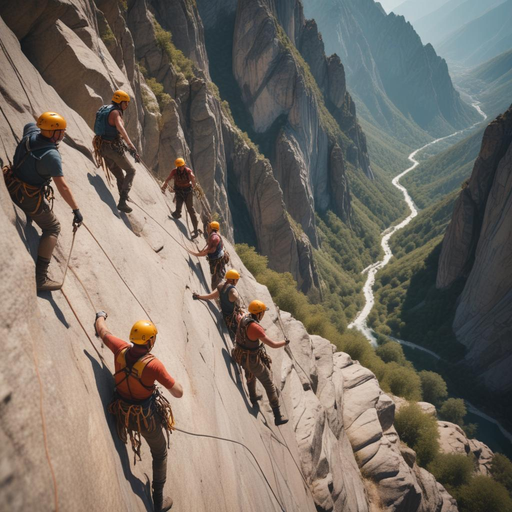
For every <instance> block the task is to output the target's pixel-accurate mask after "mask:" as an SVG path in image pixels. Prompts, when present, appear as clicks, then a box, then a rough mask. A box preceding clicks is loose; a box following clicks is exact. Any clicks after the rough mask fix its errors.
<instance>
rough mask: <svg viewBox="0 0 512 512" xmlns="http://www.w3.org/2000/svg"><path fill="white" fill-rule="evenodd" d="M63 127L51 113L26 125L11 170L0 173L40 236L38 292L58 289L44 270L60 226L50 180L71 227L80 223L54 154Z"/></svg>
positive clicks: (79, 216)
mask: <svg viewBox="0 0 512 512" xmlns="http://www.w3.org/2000/svg"><path fill="white" fill-rule="evenodd" d="M66 126H67V124H66V120H65V119H64V118H63V117H62V116H60V115H59V114H57V113H55V112H45V113H44V114H41V115H40V116H39V118H38V120H37V123H28V124H26V125H25V127H24V128H23V138H22V140H21V142H20V143H19V144H18V147H17V148H16V152H15V154H14V163H13V166H12V168H11V167H4V169H3V173H4V178H5V184H6V186H7V189H8V190H9V194H10V196H11V199H12V200H13V202H14V203H15V204H16V205H17V206H19V207H20V208H21V209H22V210H23V211H24V212H25V213H26V214H27V216H28V217H30V218H31V219H32V220H33V221H34V222H35V223H36V224H37V225H38V226H39V227H40V228H41V230H42V232H43V233H42V235H41V240H40V242H39V248H38V250H37V261H36V286H37V291H40V292H43V291H53V290H59V289H60V288H61V286H62V285H61V284H60V283H57V282H55V281H52V280H51V279H50V278H49V277H48V267H49V265H50V261H51V258H52V254H53V251H54V249H55V246H56V245H57V239H58V237H59V233H60V223H59V221H58V219H57V217H56V215H55V213H54V212H53V189H52V187H51V185H50V183H51V181H52V179H53V182H54V183H55V185H56V187H57V190H58V191H59V192H60V195H61V196H62V197H63V199H64V201H66V203H67V204H68V205H69V206H70V208H71V209H72V210H73V224H74V225H75V226H79V225H80V224H81V223H82V222H83V217H82V214H81V213H80V210H79V209H78V204H77V202H76V200H75V198H74V196H73V193H72V192H71V189H70V188H69V186H68V184H67V182H66V180H65V178H64V174H63V172H62V158H61V156H60V153H59V150H58V143H59V142H60V141H61V140H62V139H63V138H64V134H65V132H66ZM50 203H51V204H50Z"/></svg>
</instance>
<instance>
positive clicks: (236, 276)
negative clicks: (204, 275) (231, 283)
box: [226, 269, 240, 279]
mask: <svg viewBox="0 0 512 512" xmlns="http://www.w3.org/2000/svg"><path fill="white" fill-rule="evenodd" d="M226 279H240V274H239V273H238V272H237V271H236V270H234V269H231V270H228V271H227V272H226Z"/></svg>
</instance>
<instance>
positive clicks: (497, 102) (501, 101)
mask: <svg viewBox="0 0 512 512" xmlns="http://www.w3.org/2000/svg"><path fill="white" fill-rule="evenodd" d="M457 83H458V84H460V85H461V86H462V87H463V88H464V89H467V90H468V91H469V92H470V93H471V94H474V95H477V96H478V99H479V100H480V102H481V104H482V109H483V110H484V112H486V113H487V114H488V115H489V116H490V117H495V116H496V115H498V114H499V113H500V112H503V111H504V110H506V109H507V108H508V107H509V106H510V103H511V102H512V50H508V51H507V52H504V53H502V54H501V55H498V57H495V58H494V59H491V60H489V61H487V62H484V63H483V64H481V65H480V66H477V67H476V68H474V69H472V70H470V71H468V72H467V73H466V74H465V75H463V76H462V77H460V78H459V79H458V82H457Z"/></svg>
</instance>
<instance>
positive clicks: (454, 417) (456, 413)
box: [439, 398, 467, 427]
mask: <svg viewBox="0 0 512 512" xmlns="http://www.w3.org/2000/svg"><path fill="white" fill-rule="evenodd" d="M466 412H467V411H466V406H465V405H464V400H462V398H449V399H448V400H446V402H445V403H444V404H443V405H442V406H441V409H440V410H439V415H440V416H441V419H443V420H444V421H451V422H452V423H456V424H457V425H460V426H461V427H462V426H463V425H464V416H466Z"/></svg>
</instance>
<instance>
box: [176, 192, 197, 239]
mask: <svg viewBox="0 0 512 512" xmlns="http://www.w3.org/2000/svg"><path fill="white" fill-rule="evenodd" d="M183 203H185V206H186V207H187V211H188V213H189V215H190V219H191V220H192V227H193V228H194V231H196V230H197V225H198V220H197V213H196V211H195V210H194V194H193V192H192V190H188V191H181V190H180V189H179V188H177V189H176V211H175V212H174V213H175V214H176V215H181V209H182V208H183Z"/></svg>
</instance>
